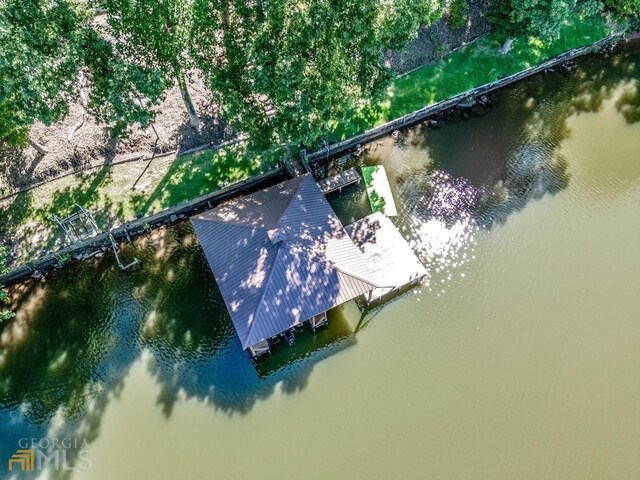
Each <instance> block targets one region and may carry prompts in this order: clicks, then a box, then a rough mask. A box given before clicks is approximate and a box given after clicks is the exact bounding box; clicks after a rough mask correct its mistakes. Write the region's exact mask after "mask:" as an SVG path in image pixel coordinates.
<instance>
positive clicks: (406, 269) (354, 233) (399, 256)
mask: <svg viewBox="0 0 640 480" xmlns="http://www.w3.org/2000/svg"><path fill="white" fill-rule="evenodd" d="M345 229H346V231H347V233H348V234H349V236H350V237H351V240H352V241H353V243H354V244H355V245H356V246H357V247H358V248H360V250H361V251H362V252H363V253H364V256H365V258H366V260H367V264H368V266H369V269H370V270H371V272H372V274H373V278H374V279H375V280H376V283H377V284H378V285H380V287H381V288H375V289H373V290H371V292H370V293H369V294H367V301H368V302H369V303H373V302H375V301H377V300H380V299H381V298H382V297H384V296H386V295H388V294H392V293H394V292H396V293H400V291H402V290H404V289H405V288H407V287H410V286H412V285H415V284H416V283H418V281H419V280H420V279H421V278H422V277H424V276H425V275H426V274H427V271H426V269H425V268H424V266H423V265H422V263H420V260H418V258H417V257H416V255H415V253H413V250H411V247H410V246H409V244H408V243H407V242H406V241H405V239H404V238H403V237H402V234H401V233H400V232H399V231H398V229H397V228H396V226H395V225H394V224H393V222H392V221H391V219H390V218H389V217H387V216H386V215H385V214H384V213H382V212H376V213H373V214H371V215H368V216H366V217H364V218H362V219H360V220H358V221H357V222H354V223H352V224H351V225H347V226H346V227H345Z"/></svg>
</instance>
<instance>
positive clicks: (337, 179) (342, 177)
mask: <svg viewBox="0 0 640 480" xmlns="http://www.w3.org/2000/svg"><path fill="white" fill-rule="evenodd" d="M360 178H361V177H360V174H359V173H358V171H357V170H356V169H355V168H350V169H348V170H345V171H344V172H340V173H339V174H337V175H334V176H332V177H328V178H325V179H324V180H320V181H319V182H318V187H320V190H321V191H322V193H324V194H325V195H326V194H327V193H331V192H335V191H336V190H341V189H342V188H344V187H346V186H347V185H351V184H353V183H357V182H359V181H360Z"/></svg>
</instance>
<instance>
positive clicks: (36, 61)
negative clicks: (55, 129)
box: [0, 0, 160, 154]
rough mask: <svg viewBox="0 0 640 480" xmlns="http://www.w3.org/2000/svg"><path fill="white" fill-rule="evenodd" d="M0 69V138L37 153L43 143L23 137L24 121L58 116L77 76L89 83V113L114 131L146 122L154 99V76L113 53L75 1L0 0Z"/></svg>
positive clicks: (26, 132) (46, 121)
mask: <svg viewBox="0 0 640 480" xmlns="http://www.w3.org/2000/svg"><path fill="white" fill-rule="evenodd" d="M0 72H1V74H2V76H1V79H0V145H1V144H5V145H9V146H16V145H19V146H25V145H26V144H27V143H31V144H32V145H33V146H34V147H35V148H36V149H37V150H38V151H39V152H40V153H41V154H44V153H46V148H45V147H43V146H41V145H38V144H37V143H36V142H34V141H33V140H31V139H29V128H30V127H31V125H32V124H33V123H34V122H35V121H41V122H43V123H44V124H45V125H50V124H52V123H54V122H56V121H58V120H60V119H61V118H62V117H64V115H66V113H67V112H68V106H69V102H70V101H71V100H72V99H74V98H76V97H77V96H78V94H79V87H78V78H79V77H80V76H84V77H86V78H87V80H88V83H89V93H88V99H89V104H90V106H87V108H88V110H89V113H91V114H94V115H96V116H97V117H99V118H101V119H103V120H108V121H111V122H113V123H114V124H115V126H116V127H117V128H116V131H117V132H119V133H121V132H122V130H123V125H129V124H131V123H135V122H138V123H141V124H145V123H148V122H149V119H150V117H151V114H150V111H149V104H153V103H154V102H156V101H157V100H158V98H159V95H158V93H157V92H158V90H159V85H158V83H159V82H160V79H159V78H155V77H154V75H153V71H152V70H150V69H143V68H141V67H138V66H134V65H129V64H126V63H125V62H124V61H123V60H122V59H121V58H118V57H117V56H116V54H115V52H114V50H113V49H112V48H111V47H110V44H109V42H108V40H106V38H104V37H103V36H101V35H100V33H99V32H98V30H97V29H96V27H94V25H93V13H92V12H91V10H90V9H89V7H88V6H87V2H82V1H79V0H78V1H75V0H56V1H53V0H5V1H3V2H0ZM141 99H142V100H141Z"/></svg>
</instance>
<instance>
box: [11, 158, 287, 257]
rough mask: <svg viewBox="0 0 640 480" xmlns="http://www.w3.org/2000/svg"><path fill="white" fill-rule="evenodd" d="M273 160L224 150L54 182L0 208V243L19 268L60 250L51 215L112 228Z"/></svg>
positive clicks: (107, 168)
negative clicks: (82, 215) (84, 218)
mask: <svg viewBox="0 0 640 480" xmlns="http://www.w3.org/2000/svg"><path fill="white" fill-rule="evenodd" d="M279 154H280V152H279V151H277V150H273V151H268V152H263V153H261V154H253V153H251V152H248V151H246V150H245V149H244V147H228V148H226V149H223V150H216V151H204V152H201V153H195V154H192V155H186V156H184V157H180V158H175V157H165V158H159V159H156V160H153V161H152V162H151V164H148V162H132V163H127V164H122V165H116V166H104V167H102V168H99V169H95V170H92V171H91V173H88V174H78V175H72V176H68V177H64V178H61V179H58V180H54V181H52V182H50V183H47V184H45V185H42V186H40V187H37V188H35V189H33V190H30V191H28V192H24V193H21V194H19V195H17V196H15V197H13V198H12V199H11V200H9V201H6V202H4V203H3V204H0V238H1V239H2V242H3V243H14V244H17V245H19V248H20V252H19V254H20V258H19V260H18V262H19V263H24V262H26V261H29V260H31V259H34V258H37V257H39V256H41V255H43V254H44V253H46V251H47V250H50V249H52V248H54V247H58V246H59V245H61V243H62V240H63V239H62V237H61V235H60V232H59V231H58V228H57V227H56V225H55V223H54V222H53V221H51V219H50V218H49V217H50V215H51V214H56V215H58V216H60V217H64V216H66V215H68V214H70V213H71V212H73V211H75V208H76V204H81V205H83V206H85V207H86V208H88V209H89V210H90V211H91V212H92V213H93V214H94V217H95V218H96V221H97V223H98V226H100V227H101V228H102V229H108V228H113V227H114V226H116V225H118V224H121V223H123V222H126V221H129V220H132V219H134V218H139V217H142V216H146V215H151V214H154V213H157V212H159V211H161V210H164V209H166V208H169V207H172V206H175V205H178V204H180V203H182V202H184V201H186V200H190V199H192V198H195V197H197V196H199V195H204V194H206V193H209V192H212V191H214V190H217V189H219V188H221V187H224V186H225V185H228V184H230V183H234V182H237V181H240V180H243V179H245V178H247V177H249V176H251V175H255V174H257V173H261V172H263V171H266V170H268V169H270V168H272V167H273V166H274V165H275V164H276V162H277V158H278V156H279ZM147 166H148V168H147ZM134 185H135V188H134ZM12 263H14V264H15V263H16V262H15V261H14V262H12Z"/></svg>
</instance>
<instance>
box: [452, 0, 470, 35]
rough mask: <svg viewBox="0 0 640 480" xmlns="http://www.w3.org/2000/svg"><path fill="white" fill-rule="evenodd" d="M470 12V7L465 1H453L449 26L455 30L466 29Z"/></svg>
mask: <svg viewBox="0 0 640 480" xmlns="http://www.w3.org/2000/svg"><path fill="white" fill-rule="evenodd" d="M468 11H469V5H467V2H466V1H465V0H451V6H450V7H449V20H448V23H449V26H450V27H451V28H452V29H453V30H457V29H458V28H461V27H464V25H465V24H466V23H467V13H468Z"/></svg>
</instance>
